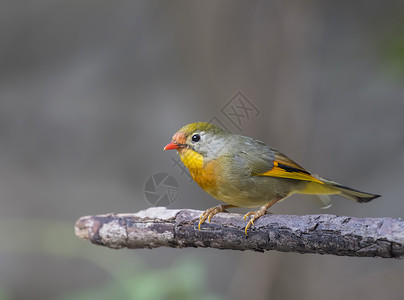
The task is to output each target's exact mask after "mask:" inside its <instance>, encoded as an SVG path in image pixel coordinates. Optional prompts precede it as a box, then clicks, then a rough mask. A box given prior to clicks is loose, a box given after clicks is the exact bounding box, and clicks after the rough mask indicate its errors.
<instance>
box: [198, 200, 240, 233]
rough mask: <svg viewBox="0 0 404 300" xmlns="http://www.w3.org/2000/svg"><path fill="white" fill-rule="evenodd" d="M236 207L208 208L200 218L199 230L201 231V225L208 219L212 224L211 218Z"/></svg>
mask: <svg viewBox="0 0 404 300" xmlns="http://www.w3.org/2000/svg"><path fill="white" fill-rule="evenodd" d="M230 207H234V206H233V205H223V204H221V205H218V206H215V207H211V208H208V209H207V210H205V211H204V212H203V214H202V215H201V216H200V217H199V223H198V229H199V230H201V224H203V223H204V222H205V220H206V219H208V221H209V223H210V218H212V217H213V216H214V215H216V214H217V213H220V212H227V211H226V209H227V208H230Z"/></svg>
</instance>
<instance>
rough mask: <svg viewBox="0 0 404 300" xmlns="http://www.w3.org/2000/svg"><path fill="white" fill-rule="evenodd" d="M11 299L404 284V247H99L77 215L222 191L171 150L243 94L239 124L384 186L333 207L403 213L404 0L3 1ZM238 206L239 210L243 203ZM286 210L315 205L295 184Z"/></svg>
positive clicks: (330, 172)
mask: <svg viewBox="0 0 404 300" xmlns="http://www.w3.org/2000/svg"><path fill="white" fill-rule="evenodd" d="M0 5H1V10H0V16H1V18H0V20H1V26H0V36H1V39H0V43H1V44H0V45H1V46H0V201H1V209H0V224H1V226H0V299H111V298H116V299H119V298H122V299H187V298H189V295H192V298H194V299H247V298H249V297H253V298H255V299H268V298H269V297H271V298H272V299H296V298H299V299H324V298H327V299H402V297H403V294H404V287H403V285H402V278H403V277H404V268H403V262H402V261H397V260H382V259H370V258H344V257H332V256H318V255H299V254H288V253H286V254H285V253H275V252H271V253H264V254H260V253H247V252H245V253H239V252H232V251H218V250H211V249H183V250H176V249H155V250H137V251H133V250H132V251H129V250H119V251H113V250H110V249H103V248H101V247H97V246H94V245H91V244H89V243H86V242H83V241H80V240H78V239H77V238H75V236H74V234H73V226H74V222H75V221H76V219H78V218H79V217H80V216H83V215H88V214H99V213H108V212H135V211H138V210H141V209H145V208H147V207H149V204H148V203H147V202H146V201H145V199H144V195H143V188H144V183H145V181H146V180H147V178H148V177H149V176H151V175H152V174H154V173H156V172H167V173H170V174H172V175H173V176H174V177H175V178H176V180H177V181H178V184H179V186H180V194H179V198H178V199H177V200H176V202H175V203H174V205H173V206H172V207H173V208H193V209H206V208H208V207H211V206H213V205H217V204H218V201H216V200H214V199H212V198H211V197H210V196H208V195H207V194H205V193H204V192H203V191H202V190H201V189H200V188H199V187H198V186H197V185H196V184H195V183H190V182H189V180H188V178H187V177H186V176H184V175H181V170H180V169H179V168H178V167H173V162H172V160H171V159H170V157H175V153H174V152H168V151H167V152H163V151H162V148H163V147H164V146H165V144H167V143H168V142H169V141H170V140H171V136H172V135H173V134H174V133H175V132H176V131H177V130H178V129H179V128H180V127H181V126H183V125H185V124H187V123H190V122H195V121H206V120H210V119H211V118H212V117H214V116H216V117H217V118H218V119H220V121H222V122H223V124H225V126H226V127H228V128H229V129H231V130H232V131H233V132H235V133H240V131H239V130H238V129H237V128H235V127H234V126H233V125H232V124H231V123H230V122H229V120H227V119H226V118H225V117H224V116H223V115H222V114H221V112H220V110H221V108H222V107H223V106H224V105H225V104H226V103H227V102H228V101H229V100H230V99H231V98H232V97H233V96H234V95H235V94H236V93H237V92H238V91H242V92H243V93H244V94H245V95H246V96H247V97H248V99H249V100H250V101H251V102H252V103H253V104H254V105H255V106H256V107H257V108H258V109H259V112H260V114H259V115H258V116H257V117H251V118H250V119H249V120H244V121H245V122H244V123H243V126H242V132H241V133H242V134H245V135H249V136H253V137H255V138H257V139H260V140H263V141H265V142H267V143H268V144H269V145H271V146H273V147H275V148H277V149H279V150H280V151H282V152H283V153H285V154H287V155H288V156H290V157H291V158H293V159H294V160H296V161H297V162H299V163H300V164H301V165H303V166H304V167H306V168H308V169H309V170H310V171H312V172H314V173H319V174H321V175H322V176H325V177H327V178H331V179H334V180H336V181H339V182H341V183H343V184H346V185H348V186H352V187H353V188H357V189H361V190H364V191H369V192H373V193H378V194H381V195H382V198H379V199H377V200H374V201H373V202H371V203H368V204H362V205H361V204H357V203H352V202H350V201H347V200H344V199H341V198H338V197H335V199H334V205H333V207H332V208H330V209H329V210H327V211H325V212H326V213H331V214H341V215H350V216H368V217H403V216H404V201H403V199H402V190H403V186H402V185H403V182H404V175H403V174H404V173H403V171H402V170H403V168H404V135H403V129H404V121H403V112H404V96H403V95H404V84H403V83H404V5H403V2H402V1H355V2H352V1H248V2H247V1H246V2H242V1H203V2H202V1H200V2H196V1H172V2H165V1H93V0H86V1H78V2H72V1H65V0H60V1H44V0H40V1H35V2H32V1H2V2H1V4H0ZM239 211H241V212H245V211H246V210H239ZM272 211H273V212H275V213H291V214H317V213H323V212H324V211H321V210H319V207H318V205H317V203H315V199H314V198H313V197H309V196H293V197H292V198H290V199H288V200H287V201H285V202H282V203H280V204H277V205H276V206H275V207H274V208H273V209H272Z"/></svg>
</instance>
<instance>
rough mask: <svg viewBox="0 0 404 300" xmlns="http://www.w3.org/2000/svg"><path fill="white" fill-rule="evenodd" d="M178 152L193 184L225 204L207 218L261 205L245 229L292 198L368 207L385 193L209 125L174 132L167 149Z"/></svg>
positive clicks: (192, 126)
mask: <svg viewBox="0 0 404 300" xmlns="http://www.w3.org/2000/svg"><path fill="white" fill-rule="evenodd" d="M173 149H176V150H177V152H178V154H179V155H180V158H181V161H182V162H183V163H184V165H185V166H186V167H187V168H188V169H189V172H190V174H191V176H192V178H193V180H194V181H195V182H196V183H198V185H199V186H200V187H201V188H202V189H203V190H205V191H206V192H207V193H208V194H210V195H211V196H213V197H214V198H216V199H218V200H221V201H223V202H225V203H227V204H226V205H223V204H222V205H218V206H215V207H212V208H209V209H207V210H206V211H205V212H204V213H203V214H202V215H201V216H200V218H199V224H198V228H199V230H200V229H201V225H202V224H203V223H204V222H205V220H206V219H208V221H209V222H210V219H211V217H212V216H214V215H215V214H217V213H219V212H226V209H227V208H231V207H249V208H251V207H258V206H261V208H260V209H259V210H257V211H254V212H249V213H247V214H246V215H245V216H244V220H247V217H251V218H250V219H249V221H248V223H247V225H246V227H245V234H246V235H248V234H247V231H248V228H250V227H251V225H254V221H255V220H257V219H258V218H260V217H261V216H263V215H264V214H265V213H266V212H267V210H268V209H269V208H270V207H271V206H272V205H274V204H275V203H276V202H278V201H281V200H284V199H285V198H287V197H289V196H291V195H293V194H315V195H318V196H319V197H320V198H321V197H323V198H324V196H325V197H326V198H327V197H328V196H326V195H335V194H337V195H340V196H342V197H344V198H347V199H350V200H353V201H356V202H360V203H364V202H369V201H371V200H373V199H375V198H377V197H380V195H374V194H369V193H365V192H360V191H358V190H354V189H352V188H349V187H346V186H343V185H341V184H339V183H337V182H334V181H331V180H328V179H325V178H322V177H320V176H317V175H315V174H311V173H310V172H309V171H307V170H305V169H304V168H303V167H301V166H300V165H298V164H297V163H295V162H294V161H293V160H291V159H290V158H288V157H287V156H286V155H284V154H282V153H281V152H279V151H277V150H275V149H273V148H271V147H270V146H267V145H266V144H264V143H263V142H261V141H258V140H255V139H253V138H251V137H247V136H242V135H238V134H232V133H229V132H227V131H225V130H223V129H222V128H220V127H217V126H215V125H213V124H210V123H206V122H197V123H191V124H188V125H185V126H184V127H182V128H181V129H180V130H179V131H178V132H177V133H175V134H174V136H173V138H172V141H171V143H169V144H168V145H167V146H165V147H164V150H173Z"/></svg>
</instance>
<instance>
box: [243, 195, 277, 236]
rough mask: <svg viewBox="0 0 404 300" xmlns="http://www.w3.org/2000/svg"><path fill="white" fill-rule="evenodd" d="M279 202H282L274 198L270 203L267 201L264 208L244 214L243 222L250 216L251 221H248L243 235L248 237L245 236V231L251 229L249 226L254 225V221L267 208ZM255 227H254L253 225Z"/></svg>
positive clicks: (264, 212) (263, 213)
mask: <svg viewBox="0 0 404 300" xmlns="http://www.w3.org/2000/svg"><path fill="white" fill-rule="evenodd" d="M279 200H282V198H275V199H273V200H271V201H269V202H268V203H267V204H265V205H264V206H261V208H260V209H259V210H257V211H251V212H249V213H246V214H245V215H244V220H246V219H247V217H249V216H252V217H251V219H250V220H249V221H248V223H247V226H246V227H245V230H244V232H245V235H247V236H248V234H247V230H248V228H250V227H251V225H254V221H255V220H257V219H258V218H260V217H262V216H263V215H265V214H266V212H267V210H268V208H270V207H271V206H272V205H274V204H275V203H276V202H278V201H279ZM254 226H255V225H254Z"/></svg>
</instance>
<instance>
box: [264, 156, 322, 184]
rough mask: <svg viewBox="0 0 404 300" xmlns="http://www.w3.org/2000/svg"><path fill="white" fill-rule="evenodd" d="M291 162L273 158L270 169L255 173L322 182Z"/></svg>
mask: <svg viewBox="0 0 404 300" xmlns="http://www.w3.org/2000/svg"><path fill="white" fill-rule="evenodd" d="M291 162H292V163H293V165H292V164H288V163H285V162H284V161H282V162H280V161H277V160H275V161H274V167H273V168H272V169H271V170H269V171H267V172H265V173H261V174H257V176H271V177H281V178H289V179H297V180H305V181H312V182H317V183H321V184H324V183H323V182H322V181H320V180H318V179H316V178H314V177H313V176H312V175H311V174H310V173H309V172H307V171H306V170H305V169H303V168H302V167H300V166H299V165H298V164H296V163H294V162H293V161H291ZM296 167H298V168H296Z"/></svg>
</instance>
